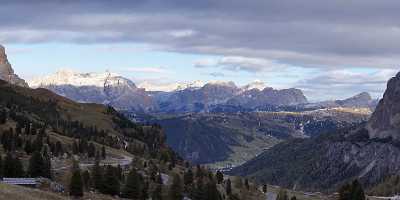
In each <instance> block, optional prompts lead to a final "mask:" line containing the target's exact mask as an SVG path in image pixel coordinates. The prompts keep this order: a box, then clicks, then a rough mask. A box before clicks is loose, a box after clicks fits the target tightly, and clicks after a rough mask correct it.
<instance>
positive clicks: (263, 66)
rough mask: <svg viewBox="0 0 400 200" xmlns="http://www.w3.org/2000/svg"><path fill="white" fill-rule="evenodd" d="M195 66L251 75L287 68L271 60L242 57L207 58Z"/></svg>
mask: <svg viewBox="0 0 400 200" xmlns="http://www.w3.org/2000/svg"><path fill="white" fill-rule="evenodd" d="M194 66H195V67H197V68H207V67H216V68H222V69H224V70H229V71H235V72H238V71H246V72H251V73H257V72H261V71H270V70H275V69H278V68H280V69H282V67H286V66H284V65H283V64H279V63H276V62H274V61H271V60H266V59H260V58H249V57H240V56H227V57H222V58H219V59H210V58H206V59H203V60H198V61H197V62H195V64H194Z"/></svg>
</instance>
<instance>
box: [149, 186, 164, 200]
mask: <svg viewBox="0 0 400 200" xmlns="http://www.w3.org/2000/svg"><path fill="white" fill-rule="evenodd" d="M151 199H152V200H162V185H160V184H157V185H156V187H155V188H154V190H153V192H152V194H151Z"/></svg>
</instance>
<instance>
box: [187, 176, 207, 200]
mask: <svg viewBox="0 0 400 200" xmlns="http://www.w3.org/2000/svg"><path fill="white" fill-rule="evenodd" d="M206 195H207V194H206V188H205V185H204V182H203V179H201V178H200V179H197V182H196V187H195V188H194V190H193V191H192V194H191V198H192V199H193V200H205V198H206Z"/></svg>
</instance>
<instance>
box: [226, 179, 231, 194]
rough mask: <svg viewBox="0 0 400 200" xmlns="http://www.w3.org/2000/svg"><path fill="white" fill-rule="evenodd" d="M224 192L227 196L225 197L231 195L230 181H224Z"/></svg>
mask: <svg viewBox="0 0 400 200" xmlns="http://www.w3.org/2000/svg"><path fill="white" fill-rule="evenodd" d="M225 191H226V194H227V195H231V194H232V183H231V179H228V180H226V186H225Z"/></svg>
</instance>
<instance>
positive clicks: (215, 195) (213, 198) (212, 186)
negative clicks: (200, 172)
mask: <svg viewBox="0 0 400 200" xmlns="http://www.w3.org/2000/svg"><path fill="white" fill-rule="evenodd" d="M205 194H206V199H207V200H220V199H221V196H220V194H219V192H218V189H217V184H216V183H215V181H208V183H207V184H206V192H205Z"/></svg>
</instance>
